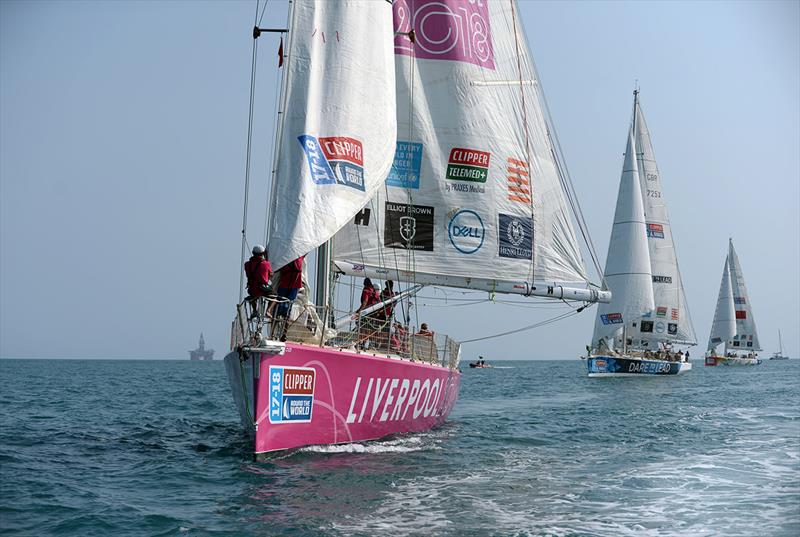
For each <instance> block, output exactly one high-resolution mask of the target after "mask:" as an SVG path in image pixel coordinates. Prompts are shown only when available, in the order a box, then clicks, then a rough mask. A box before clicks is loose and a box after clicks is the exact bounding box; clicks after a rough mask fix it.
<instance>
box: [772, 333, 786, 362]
mask: <svg viewBox="0 0 800 537" xmlns="http://www.w3.org/2000/svg"><path fill="white" fill-rule="evenodd" d="M769 359H770V360H788V359H789V357H788V356H784V355H783V338H782V337H781V331H780V330H778V350H777V351H775V352H773V353H772V356H770V357H769Z"/></svg>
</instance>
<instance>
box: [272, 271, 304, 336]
mask: <svg viewBox="0 0 800 537" xmlns="http://www.w3.org/2000/svg"><path fill="white" fill-rule="evenodd" d="M305 257H306V256H304V255H301V256H300V257H298V258H297V259H295V260H294V261H292V262H291V263H289V264H287V265H286V266H284V267H281V269H280V271H279V272H280V274H281V277H280V280H279V281H278V297H279V298H280V303H279V304H278V307H277V308H275V317H277V318H279V319H281V318H282V319H285V318H286V317H287V316H288V314H289V310H290V309H291V307H292V302H294V299H295V298H297V292H298V291H299V290H300V289H301V288H302V287H303V259H305ZM280 339H281V341H286V323H285V322H284V326H283V330H282V334H281V338H280Z"/></svg>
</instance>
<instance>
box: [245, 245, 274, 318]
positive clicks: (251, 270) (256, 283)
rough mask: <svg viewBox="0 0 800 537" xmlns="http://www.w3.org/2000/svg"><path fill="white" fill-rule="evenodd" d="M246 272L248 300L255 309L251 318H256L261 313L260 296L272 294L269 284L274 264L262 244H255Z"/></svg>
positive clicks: (246, 263)
mask: <svg viewBox="0 0 800 537" xmlns="http://www.w3.org/2000/svg"><path fill="white" fill-rule="evenodd" d="M244 273H245V275H246V276H247V301H248V302H249V303H250V308H251V309H252V310H253V312H252V313H251V314H250V318H251V319H254V318H256V317H258V316H259V315H260V313H259V311H258V298H259V297H262V296H264V297H265V296H270V295H271V294H272V288H271V287H270V285H269V278H270V276H272V266H271V265H270V263H269V260H268V259H267V251H266V250H265V249H264V247H263V246H261V245H260V244H256V245H255V246H253V255H252V257H250V259H249V260H247V262H245V264H244Z"/></svg>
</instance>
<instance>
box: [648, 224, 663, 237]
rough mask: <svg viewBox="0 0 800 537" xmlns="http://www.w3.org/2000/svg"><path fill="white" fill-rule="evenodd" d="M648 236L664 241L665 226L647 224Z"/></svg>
mask: <svg viewBox="0 0 800 537" xmlns="http://www.w3.org/2000/svg"><path fill="white" fill-rule="evenodd" d="M647 236H648V237H650V238H653V239H663V238H664V226H663V225H661V224H647Z"/></svg>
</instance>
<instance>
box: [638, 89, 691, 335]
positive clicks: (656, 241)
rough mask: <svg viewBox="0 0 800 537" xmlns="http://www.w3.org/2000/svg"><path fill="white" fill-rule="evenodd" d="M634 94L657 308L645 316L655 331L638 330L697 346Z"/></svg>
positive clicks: (647, 136) (653, 159)
mask: <svg viewBox="0 0 800 537" xmlns="http://www.w3.org/2000/svg"><path fill="white" fill-rule="evenodd" d="M634 95H635V97H634V129H635V141H636V149H637V163H638V167H639V180H640V183H641V190H642V199H643V202H644V214H645V219H646V223H647V242H648V247H649V253H650V268H651V272H652V280H653V299H654V302H655V310H654V311H653V314H652V316H651V318H645V319H644V322H645V324H644V327H645V328H647V327H650V326H653V327H654V329H653V331H652V332H644V331H639V332H640V333H639V336H641V337H642V339H653V340H659V341H663V340H672V341H676V342H680V343H687V344H691V345H694V344H695V343H697V337H696V335H695V331H694V327H693V326H692V319H691V316H690V315H689V309H688V306H687V304H686V294H685V292H684V289H683V281H682V279H681V273H680V270H679V268H678V258H677V253H676V251H675V242H674V239H673V236H672V227H671V225H670V221H669V214H668V211H667V205H666V200H665V199H664V191H663V189H662V187H661V174H660V173H659V171H658V165H657V164H656V157H655V152H654V151H653V144H652V141H651V139H650V131H649V130H648V129H647V123H646V122H645V119H644V114H643V113H642V109H641V105H640V103H639V92H638V91H637V92H635V93H634ZM648 321H652V324H648Z"/></svg>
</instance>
